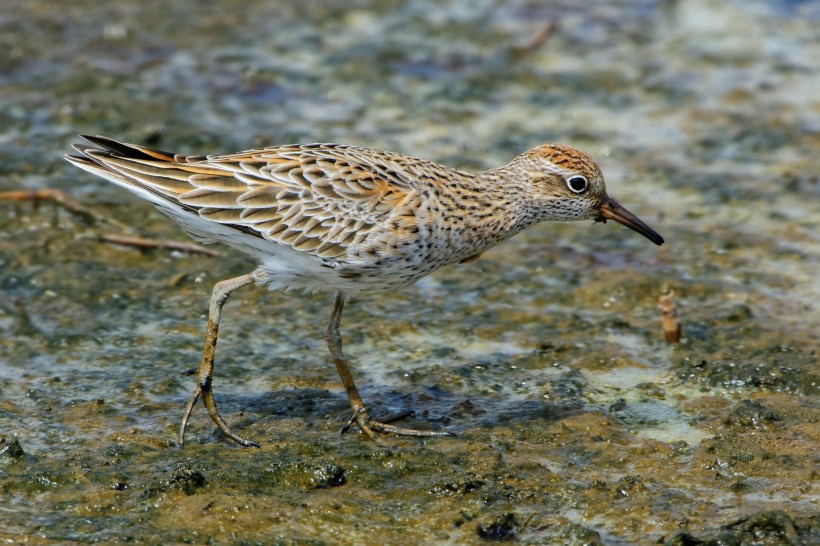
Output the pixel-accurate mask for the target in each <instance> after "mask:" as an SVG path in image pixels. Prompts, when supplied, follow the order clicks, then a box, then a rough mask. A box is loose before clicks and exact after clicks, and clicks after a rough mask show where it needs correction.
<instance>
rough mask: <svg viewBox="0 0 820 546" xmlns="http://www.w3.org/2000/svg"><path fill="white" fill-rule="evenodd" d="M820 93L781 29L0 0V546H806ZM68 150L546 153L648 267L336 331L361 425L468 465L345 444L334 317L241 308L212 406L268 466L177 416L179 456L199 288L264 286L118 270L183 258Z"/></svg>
mask: <svg viewBox="0 0 820 546" xmlns="http://www.w3.org/2000/svg"><path fill="white" fill-rule="evenodd" d="M818 59H820V3H818V2H812V1H798V0H752V1H748V0H744V1H741V0H730V1H727V2H720V3H715V2H707V1H705V0H691V1H687V2H683V1H675V0H615V1H610V2H596V3H589V4H588V5H586V4H583V5H582V4H579V3H577V2H569V1H560V0H555V1H543V0H542V1H536V0H511V1H504V2H501V1H492V0H480V1H471V2H467V1H455V0H453V1H444V2H439V1H436V2H433V1H428V0H410V1H390V0H388V1H378V2H377V1H372V0H371V1H368V0H361V1H347V2H335V1H305V0H299V1H295V0H294V1H290V0H284V1H281V0H277V1H273V0H269V1H261V0H251V1H247V2H229V1H216V0H210V1H200V2H192V1H189V0H181V1H175V2H172V3H169V2H159V1H144V2H127V1H120V2H116V3H114V2H91V1H87V0H74V1H72V2H70V3H67V2H57V1H53V0H52V1H46V0H25V1H23V0H6V1H4V2H3V3H2V5H0V538H3V540H6V541H11V542H15V541H16V542H21V543H22V542H28V543H43V544H46V543H67V542H115V541H129V542H137V543H139V542H154V543H169V542H192V543H200V542H207V541H211V542H215V543H243V544H255V543H260V544H261V543H275V542H276V543H282V544H302V543H311V544H323V543H329V544H334V543H342V544H343V543H353V542H356V543H358V544H385V543H387V544H398V543H407V542H410V541H416V542H419V543H436V542H442V543H443V542H450V543H471V542H475V541H479V540H492V539H495V540H517V541H519V542H524V543H549V542H552V543H561V544H595V543H601V544H603V543H606V544H629V543H647V542H650V541H651V542H655V543H664V542H666V543H670V544H684V543H687V542H686V541H687V540H704V541H709V540H713V541H716V540H724V541H731V540H736V541H737V542H738V543H741V542H742V541H743V540H744V539H746V538H748V537H754V536H757V537H764V538H766V540H769V542H763V543H766V544H796V543H800V540H802V541H804V542H803V543H806V544H808V543H810V542H811V541H812V540H818V541H820V530H818V529H820V527H818V523H817V514H818V512H817V503H818V500H819V499H818V492H817V486H816V462H817V461H816V457H817V446H818V441H820V428H818V424H817V423H818V416H819V415H820V412H819V411H818V397H817V395H818V367H817V359H818V352H817V347H818V341H819V340H820V334H818V332H820V303H818V302H820V281H818V275H817V271H818V267H819V266H820V231H819V229H818V225H820V183H818V177H820V93H818V89H820V61H818ZM78 134H101V135H105V136H109V137H112V138H115V139H118V140H123V141H126V142H133V143H138V144H144V145H148V146H152V147H156V148H159V149H165V150H170V151H174V152H179V153H196V154H200V153H202V154H208V153H227V152H233V151H238V150H242V149H248V148H256V147H262V146H267V145H277V144H285V143H291V142H341V143H346V144H355V145H364V146H370V147H374V148H380V149H389V150H393V151H398V152H403V153H406V154H410V155H416V156H420V157H424V158H427V159H431V160H435V161H438V162H441V163H444V164H446V165H449V166H452V167H458V168H462V169H469V170H481V169H488V168H493V167H497V166H499V165H501V164H503V163H506V162H507V161H509V160H510V159H511V158H512V157H513V156H515V155H516V154H518V153H520V152H522V151H524V150H526V149H528V148H530V147H532V146H535V145H538V144H541V143H545V142H562V143H566V144H570V145H572V146H575V147H578V148H581V149H583V150H585V151H587V152H588V153H590V155H592V156H593V157H595V158H596V159H597V160H598V161H599V162H600V164H601V166H602V169H603V171H604V173H605V176H606V179H607V184H608V188H609V191H610V194H611V195H613V196H614V197H615V198H616V199H617V200H618V201H620V202H621V203H622V204H623V205H624V206H626V207H627V208H628V209H630V210H631V211H632V212H634V213H635V214H637V215H638V216H640V217H641V218H642V219H644V220H645V221H646V222H647V223H648V224H650V225H651V226H652V227H654V228H655V229H657V231H659V232H660V233H661V234H662V235H663V236H664V237H665V239H666V241H667V242H666V244H665V245H664V246H663V247H660V248H657V247H654V245H652V244H651V243H649V242H648V241H646V240H645V239H643V238H642V237H640V236H639V235H637V234H635V233H632V232H629V231H627V230H626V229H624V228H621V227H620V226H617V225H613V224H612V223H610V224H607V225H601V224H597V225H592V224H586V223H584V224H580V223H573V224H562V225H540V226H536V227H534V228H531V229H529V230H527V231H526V232H524V233H522V234H521V235H519V236H518V237H516V238H515V239H513V240H512V241H509V242H507V243H505V244H503V245H501V246H499V247H497V248H496V249H494V250H492V251H491V252H488V253H487V254H485V255H484V256H483V257H482V259H481V260H479V261H478V262H475V263H474V264H469V265H461V266H455V267H451V268H448V269H446V270H443V271H440V272H438V273H436V274H435V275H433V276H431V277H428V278H426V279H424V280H423V281H421V282H420V283H418V284H417V285H415V286H413V287H410V288H408V289H406V290H404V291H402V292H401V293H397V294H394V295H387V296H372V297H363V298H361V299H357V300H355V301H353V302H352V304H351V305H350V306H349V307H348V308H347V309H346V314H345V319H344V321H343V324H342V332H343V334H344V336H345V342H346V350H347V352H348V355H349V357H350V358H351V361H352V365H353V366H352V367H353V369H354V376H355V377H356V378H357V381H358V383H359V385H360V389H361V391H362V394H363V396H364V398H365V401H366V402H367V403H368V404H369V406H370V408H371V411H372V412H373V413H375V414H376V415H385V414H390V413H395V412H397V411H402V410H406V409H414V410H416V414H415V416H414V417H413V418H411V419H409V420H407V421H406V422H405V423H406V424H408V425H410V426H418V427H429V428H440V429H444V428H446V429H449V430H453V431H454V432H456V433H458V434H459V437H458V438H457V439H454V440H449V439H448V440H435V441H427V440H423V441H420V440H416V439H407V438H403V439H396V438H387V439H386V440H385V443H384V445H374V444H371V443H368V442H365V441H364V440H363V438H361V437H359V435H358V434H349V435H346V436H342V437H339V436H338V430H339V429H340V428H341V426H342V425H343V424H344V423H345V421H346V419H347V417H348V415H347V412H348V409H347V402H346V399H345V396H344V393H343V392H342V390H341V385H340V384H339V381H338V378H337V377H336V372H335V370H334V369H333V366H332V365H331V364H330V363H329V362H328V358H327V353H326V347H325V345H324V341H323V339H322V336H321V332H322V330H323V328H324V323H325V321H326V320H327V317H328V316H329V313H330V297H329V296H328V295H321V294H318V295H303V294H298V293H289V294H271V293H267V292H265V291H263V290H254V289H252V288H248V289H246V290H243V291H240V292H237V293H236V294H235V295H234V296H233V297H232V300H231V302H229V303H228V305H227V306H226V311H225V315H224V319H223V326H222V330H221V332H220V346H219V350H218V351H217V364H216V379H215V385H216V387H215V388H216V396H217V400H218V401H219V402H220V404H221V405H220V408H221V409H222V411H223V415H224V416H225V417H226V419H227V420H228V422H229V423H230V424H231V425H232V426H233V427H234V428H235V429H236V430H237V432H239V433H240V434H242V435H243V436H245V437H249V438H252V439H255V440H257V441H259V442H260V443H261V444H262V448H261V449H259V450H241V449H238V448H237V447H236V446H234V445H232V444H230V443H227V442H225V441H223V440H221V439H219V438H217V437H215V436H214V435H213V433H212V428H213V427H212V426H211V422H210V420H209V419H208V417H207V415H206V414H205V412H204V411H203V410H202V408H197V410H196V411H195V412H194V417H193V421H192V427H191V429H190V432H189V434H190V435H191V436H190V437H191V440H190V444H189V445H188V446H186V449H185V450H184V451H182V452H178V451H176V450H174V449H173V445H174V443H175V434H176V429H177V426H178V421H179V419H180V418H181V414H182V410H183V404H184V402H185V401H186V400H187V397H188V395H189V394H190V391H191V390H192V388H193V386H194V380H193V378H191V377H188V376H184V375H181V374H182V373H183V372H185V371H186V370H188V369H191V368H194V367H196V366H197V364H198V359H199V356H200V351H201V346H202V336H203V334H204V328H205V315H206V314H207V307H208V299H209V296H210V290H211V287H212V285H213V283H214V282H216V281H218V280H221V279H224V278H228V277H231V276H235V275H240V274H242V273H246V272H248V271H249V270H250V269H252V268H253V264H252V263H250V262H248V261H247V260H246V258H245V257H243V256H241V255H238V254H235V253H233V252H232V251H230V250H229V249H223V248H214V250H217V251H218V252H219V255H218V256H210V255H203V254H198V253H190V252H180V251H169V250H167V249H162V248H159V249H154V250H149V249H145V248H136V247H134V246H124V245H114V244H110V243H108V242H105V240H104V239H105V238H106V237H110V236H114V235H116V236H128V237H142V238H150V239H151V240H153V241H160V242H168V241H183V242H190V241H189V240H188V239H187V238H186V237H185V235H184V233H183V232H182V231H181V230H180V229H179V228H178V227H177V226H176V225H175V224H174V223H173V222H171V221H169V220H168V219H167V218H165V217H164V216H162V215H160V214H159V213H157V212H155V211H154V210H153V209H152V208H151V207H150V206H149V205H147V204H146V203H144V202H141V201H140V200H139V199H137V198H135V197H133V196H131V195H129V194H127V193H126V192H124V191H122V190H120V189H118V188H116V187H114V186H113V185H111V184H109V183H107V182H105V181H103V180H99V179H95V178H93V177H91V176H90V175H87V174H85V173H82V172H80V171H78V170H77V169H74V168H73V167H71V166H70V165H68V164H67V163H66V162H64V161H63V160H62V155H63V154H65V153H68V152H70V151H71V147H70V146H71V143H72V142H76V141H77V140H78V139H77V136H76V135H78ZM209 248H211V247H209ZM669 289H671V290H673V291H674V294H675V299H674V301H675V304H676V305H677V314H678V318H679V320H680V325H681V329H682V333H683V337H682V340H681V341H680V342H679V343H677V344H668V343H666V341H665V340H664V331H663V327H662V321H661V311H660V310H659V309H658V305H659V297H660V296H661V294H662V293H663V292H664V291H665V290H669ZM750 540H751V539H750ZM277 541H278V542H277ZM689 543H691V542H689ZM727 543H728V542H727Z"/></svg>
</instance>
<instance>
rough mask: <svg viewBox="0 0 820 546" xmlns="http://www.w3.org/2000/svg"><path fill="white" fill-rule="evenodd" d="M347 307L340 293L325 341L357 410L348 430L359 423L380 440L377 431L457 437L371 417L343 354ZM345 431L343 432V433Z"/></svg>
mask: <svg viewBox="0 0 820 546" xmlns="http://www.w3.org/2000/svg"><path fill="white" fill-rule="evenodd" d="M344 306H345V296H344V294H343V293H342V292H336V297H335V298H334V299H333V313H332V314H331V315H330V322H328V325H327V329H326V330H325V341H327V348H328V349H330V356H331V358H332V359H333V363H334V364H336V370H338V372H339V377H341V378H342V384H344V387H345V391H346V392H347V398H348V400H349V401H350V407H351V408H352V409H353V417H352V418H351V420H350V423H348V425H347V427H345V429H347V428H349V427H350V426H351V425H352V424H353V422H355V423H356V424H357V425H358V426H359V428H360V429H361V430H362V432H364V433H365V434H366V435H367V437H368V438H370V439H371V440H377V438H376V434H375V432H374V431H378V432H386V433H392V434H396V435H399V436H421V437H427V436H455V435H454V434H453V433H451V432H438V431H432V430H415V429H412V428H402V427H396V426H393V425H388V424H387V423H383V422H379V421H374V420H373V419H372V418H371V417H370V415H369V414H368V413H367V408H366V407H365V405H364V402H362V397H361V396H359V390H358V389H357V388H356V384H355V383H354V382H353V376H352V375H351V373H350V368H349V367H348V365H347V360H346V359H345V357H344V354H343V353H342V334H341V333H340V332H339V322H340V321H341V318H342V309H344ZM345 429H343V432H344V430H345Z"/></svg>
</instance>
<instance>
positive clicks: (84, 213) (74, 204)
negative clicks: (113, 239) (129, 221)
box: [0, 188, 126, 229]
mask: <svg viewBox="0 0 820 546" xmlns="http://www.w3.org/2000/svg"><path fill="white" fill-rule="evenodd" d="M0 201H34V202H37V201H51V202H52V203H55V204H57V205H59V206H61V207H63V208H64V209H66V210H67V211H69V212H70V213H72V214H76V215H77V216H80V217H81V218H83V220H85V221H87V222H90V223H95V222H106V223H109V224H111V225H113V226H116V227H118V228H120V229H125V228H126V226H125V225H123V224H121V223H120V222H117V221H116V220H112V219H111V218H106V217H105V216H101V215H99V214H95V213H94V212H93V211H91V210H90V209H88V208H87V207H84V206H83V205H81V204H80V202H79V201H77V200H76V199H74V198H73V197H71V196H70V195H68V194H67V193H66V192H64V191H61V190H55V189H54V188H41V189H39V190H17V191H7V192H0Z"/></svg>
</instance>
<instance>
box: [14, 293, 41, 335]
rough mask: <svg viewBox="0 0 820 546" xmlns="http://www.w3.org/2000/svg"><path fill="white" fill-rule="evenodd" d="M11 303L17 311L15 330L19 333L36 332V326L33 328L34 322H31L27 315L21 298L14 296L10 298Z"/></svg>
mask: <svg viewBox="0 0 820 546" xmlns="http://www.w3.org/2000/svg"><path fill="white" fill-rule="evenodd" d="M11 304H12V305H13V306H14V310H15V311H17V320H18V323H17V330H18V331H19V332H20V333H21V334H32V333H38V330H37V328H35V327H34V324H33V323H32V322H31V317H29V314H28V311H27V310H26V306H25V305H24V304H23V300H21V299H20V298H18V297H16V296H15V297H13V298H11Z"/></svg>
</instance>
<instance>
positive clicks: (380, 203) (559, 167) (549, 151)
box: [66, 136, 663, 448]
mask: <svg viewBox="0 0 820 546" xmlns="http://www.w3.org/2000/svg"><path fill="white" fill-rule="evenodd" d="M83 138H84V139H85V140H87V141H88V142H90V143H91V144H93V146H88V145H85V144H76V145H74V148H75V149H76V150H77V151H78V152H79V153H80V155H68V156H66V159H67V160H68V161H70V162H71V163H72V164H74V165H76V166H77V167H79V168H81V169H83V170H86V171H88V172H90V173H93V174H95V175H97V176H101V177H102V178H105V179H106V180H109V181H111V182H113V183H114V184H117V185H118V186H121V187H123V188H125V189H126V190H128V191H130V192H132V193H134V194H136V195H138V196H139V197H142V198H143V199H145V200H147V201H149V202H150V203H152V204H153V205H154V206H155V207H157V208H158V209H159V210H160V211H161V212H163V213H165V214H167V215H168V216H170V217H171V218H173V219H174V220H176V221H177V222H178V223H179V224H180V225H181V226H182V228H183V229H184V230H185V231H186V232H187V233H188V234H189V235H191V236H193V237H194V238H195V239H197V240H198V241H200V242H203V243H213V242H221V243H225V244H228V245H231V246H233V247H235V248H238V249H239V250H242V251H243V252H246V253H248V254H250V255H251V256H253V257H254V258H256V259H257V260H258V263H259V265H258V266H257V268H256V269H255V270H254V271H253V272H251V273H248V274H246V275H242V276H239V277H236V278H233V279H227V280H223V281H220V282H218V283H216V285H215V286H214V289H213V294H212V296H211V303H210V311H209V315H208V326H207V333H206V336H205V349H204V351H203V354H202V361H201V363H200V366H199V372H198V375H197V385H196V389H195V390H194V392H193V394H192V396H191V398H190V400H189V401H188V405H187V407H186V409H185V413H184V416H183V419H182V424H181V426H180V430H179V447H180V448H181V447H182V446H183V445H184V438H185V429H186V427H187V425H188V421H189V419H190V416H191V412H192V411H193V408H194V405H195V404H196V402H197V400H198V399H199V397H200V396H201V397H202V399H203V402H204V403H205V407H206V408H207V410H208V413H209V415H210V416H211V419H213V421H214V422H215V423H216V425H217V427H219V430H221V431H222V432H223V433H224V434H225V436H227V437H228V438H231V439H232V440H234V441H236V442H237V443H239V444H240V445H243V446H247V447H258V444H257V443H256V442H253V441H251V440H247V439H245V438H242V437H240V436H239V435H237V434H235V433H234V432H233V431H231V429H230V428H229V427H228V425H227V424H226V423H225V421H224V420H223V419H222V417H221V416H220V414H219V411H218V410H217V405H216V402H215V400H214V396H213V386H212V380H213V374H214V354H215V351H216V341H217V334H218V330H219V321H220V318H221V314H222V306H223V305H224V304H225V301H226V300H227V299H228V296H229V295H230V294H231V292H233V291H234V290H236V289H237V288H239V287H241V286H245V285H247V284H250V283H254V282H255V283H256V284H257V285H264V286H267V287H268V288H270V289H272V290H281V289H287V288H302V289H306V290H310V291H328V292H334V293H335V297H334V302H333V311H332V313H331V316H330V322H329V323H328V325H327V329H326V331H325V340H326V341H327V346H328V348H329V349H330V355H331V358H332V359H333V362H334V363H335V364H336V369H337V370H338V372H339V375H340V376H341V379H342V383H343V384H344V387H345V390H346V391H347V396H348V399H349V401H350V406H351V408H352V409H353V417H352V418H351V421H350V423H349V424H348V426H350V425H351V424H352V423H355V424H356V425H357V426H358V427H359V428H360V429H361V430H362V432H363V433H365V434H366V435H367V436H368V437H369V438H371V439H374V440H375V439H376V432H383V433H394V434H398V435H405V436H450V435H451V434H450V433H448V432H439V431H426V430H415V429H408V428H401V427H397V426H394V425H390V424H387V423H385V422H379V421H376V420H374V419H372V418H371V417H370V415H369V413H368V411H367V408H366V407H365V405H364V403H363V402H362V399H361V397H360V396H359V392H358V390H357V389H356V385H355V383H354V382H353V376H352V375H351V373H350V368H349V367H348V363H347V359H346V358H345V356H344V354H343V352H342V337H341V334H340V332H339V322H340V319H341V315H342V309H343V308H344V303H345V297H346V295H348V294H357V293H363V292H366V293H370V292H384V291H392V290H397V289H399V288H402V287H405V286H408V285H410V284H412V283H414V282H416V281H417V280H419V279H420V278H422V277H424V276H426V275H429V274H430V273H432V272H433V271H435V270H437V269H439V268H441V267H444V266H446V265H450V264H454V263H459V262H461V263H465V262H471V261H473V260H475V259H477V258H478V257H479V256H480V255H481V253H482V252H484V251H486V250H487V249H489V248H490V247H492V246H495V245H496V244H498V243H500V242H501V241H504V240H506V239H508V238H510V237H512V236H513V235H515V234H516V233H518V232H520V231H521V230H523V229H524V228H526V227H528V226H531V225H533V224H535V223H537V222H542V221H568V220H594V221H596V222H606V221H607V220H615V221H616V222H619V223H621V224H623V225H625V226H627V227H629V228H631V229H633V230H635V231H637V232H638V233H640V234H641V235H643V236H645V237H646V238H648V239H649V240H650V241H652V242H653V243H655V244H657V245H660V244H662V243H663V238H662V237H661V236H660V235H659V234H658V233H656V232H655V231H654V230H653V229H652V228H650V227H649V226H647V225H646V224H645V223H644V222H642V221H641V220H640V219H638V218H637V217H636V216H635V215H633V214H632V213H630V212H629V211H628V210H626V209H625V208H623V207H622V206H621V205H619V204H618V203H617V202H616V201H615V200H613V199H612V198H611V197H609V196H608V195H607V192H606V187H605V185H604V178H603V175H602V174H601V170H600V168H599V167H598V165H597V164H596V163H595V162H594V161H593V160H592V159H591V158H590V157H589V156H588V155H587V154H585V153H584V152H581V151H579V150H576V149H574V148H571V147H569V146H565V145H562V144H545V145H542V146H538V147H536V148H533V149H531V150H529V151H527V152H524V153H523V154H521V155H519V156H518V157H516V158H515V159H513V160H512V161H510V162H509V163H508V164H507V165H505V166H503V167H500V168H497V169H492V170H489V171H484V172H480V173H475V174H474V173H468V172H464V171H459V170H455V169H450V168H448V167H445V166H442V165H439V164H437V163H433V162H431V161H426V160H423V159H418V158H415V157H409V156H406V155H402V154H398V153H393V152H384V151H378V150H372V149H369V148H362V147H357V146H347V145H340V144H294V145H287V146H278V147H270V148H262V149H257V150H248V151H244V152H239V153H235V154H228V155H210V156H186V155H179V154H173V153H168V152H162V151H158V150H153V149H150V148H146V147H144V146H139V145H135V144H125V143H122V142H118V141H116V140H112V139H109V138H105V137H101V136H84V137H83Z"/></svg>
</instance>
